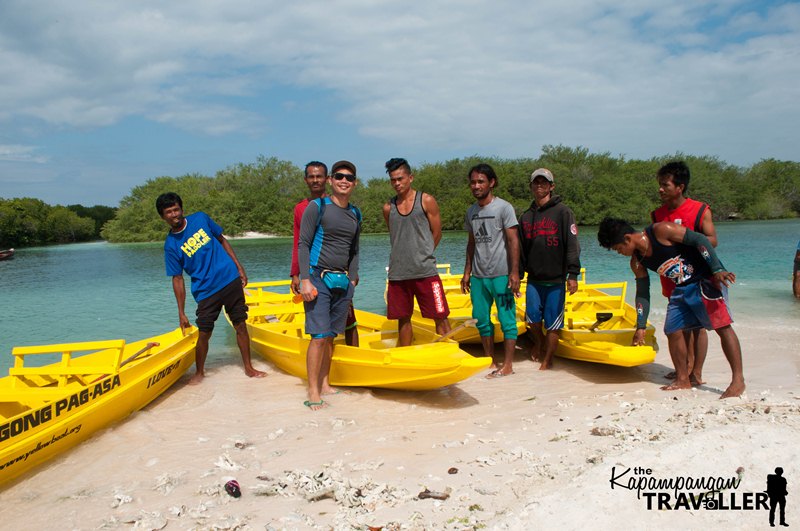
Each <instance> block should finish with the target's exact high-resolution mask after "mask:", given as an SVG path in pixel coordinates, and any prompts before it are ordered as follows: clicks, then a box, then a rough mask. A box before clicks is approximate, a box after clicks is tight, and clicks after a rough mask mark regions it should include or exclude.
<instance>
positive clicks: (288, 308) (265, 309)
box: [247, 303, 305, 317]
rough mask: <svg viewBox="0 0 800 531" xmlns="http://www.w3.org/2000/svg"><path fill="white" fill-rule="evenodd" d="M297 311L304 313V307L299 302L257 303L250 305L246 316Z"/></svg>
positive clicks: (284, 313)
mask: <svg viewBox="0 0 800 531" xmlns="http://www.w3.org/2000/svg"><path fill="white" fill-rule="evenodd" d="M298 313H305V308H303V306H302V305H301V304H294V303H283V304H280V303H276V304H259V305H257V306H250V307H249V308H248V310H247V315H248V317H261V316H268V315H286V314H298Z"/></svg>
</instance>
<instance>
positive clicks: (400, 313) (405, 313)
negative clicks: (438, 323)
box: [386, 275, 450, 319]
mask: <svg viewBox="0 0 800 531" xmlns="http://www.w3.org/2000/svg"><path fill="white" fill-rule="evenodd" d="M414 297H416V298H417V304H419V309H420V312H422V317H425V318H426V319H445V318H447V316H448V315H450V308H449V307H448V306H447V298H446V297H445V296H444V286H442V279H440V278H439V275H434V276H432V277H426V278H415V279H410V280H390V281H389V288H388V289H387V290H386V317H387V318H388V319H405V318H408V317H411V314H413V313H414Z"/></svg>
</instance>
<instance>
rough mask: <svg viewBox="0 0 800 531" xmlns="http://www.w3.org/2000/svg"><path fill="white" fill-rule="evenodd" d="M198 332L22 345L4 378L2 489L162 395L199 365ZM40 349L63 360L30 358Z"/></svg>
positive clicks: (0, 382)
mask: <svg viewBox="0 0 800 531" xmlns="http://www.w3.org/2000/svg"><path fill="white" fill-rule="evenodd" d="M198 335H199V333H198V331H197V329H196V328H192V329H190V330H189V331H188V332H187V334H186V335H185V336H184V335H183V333H182V332H181V330H180V328H178V329H175V330H173V331H172V332H169V333H167V334H162V335H159V336H154V337H151V338H148V339H143V340H142V341H136V342H134V343H128V344H126V343H125V341H124V340H122V339H115V340H110V341H88V342H82V343H64V344H58V345H43V346H33V347H14V348H13V349H12V355H13V356H14V365H13V366H12V367H11V368H10V369H9V370H8V373H9V375H8V376H6V377H4V378H0V488H2V486H3V484H5V483H7V482H9V481H11V480H13V479H14V478H16V477H18V476H20V475H21V474H23V473H25V472H27V471H29V470H30V469H32V468H34V467H35V466H36V465H38V464H40V463H42V462H44V461H46V460H48V459H50V458H52V457H55V456H56V455H58V454H60V453H62V452H64V451H66V450H67V449H69V448H71V447H73V446H75V445H77V444H78V443H80V442H82V441H84V440H86V439H88V438H89V437H90V436H91V435H92V434H94V433H95V432H96V431H98V430H100V429H103V428H105V427H107V426H109V425H110V424H112V423H114V422H117V421H119V420H121V419H124V418H125V417H127V416H128V415H130V414H131V413H132V412H134V411H136V410H138V409H141V408H143V407H144V406H146V405H147V404H149V403H150V402H151V401H152V400H154V399H155V398H157V397H158V396H159V395H161V394H162V393H163V392H164V391H166V390H167V389H168V388H169V387H170V386H171V385H172V384H173V383H175V382H176V381H177V380H178V378H180V377H181V376H182V375H183V374H184V373H185V372H186V370H187V369H188V368H189V367H191V366H192V364H193V363H194V354H195V347H196V345H197V337H198ZM78 352H88V353H87V354H84V355H81V356H75V357H73V354H75V353H78ZM39 354H46V355H53V354H55V355H60V357H61V359H60V361H58V362H56V363H52V364H49V365H44V366H35V364H32V365H28V364H26V361H27V360H26V359H25V358H26V357H30V356H34V357H35V356H38V355H39Z"/></svg>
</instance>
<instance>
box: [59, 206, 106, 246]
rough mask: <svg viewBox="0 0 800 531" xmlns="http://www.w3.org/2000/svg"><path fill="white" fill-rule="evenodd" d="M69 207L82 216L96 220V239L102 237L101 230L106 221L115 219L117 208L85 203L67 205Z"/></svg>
mask: <svg viewBox="0 0 800 531" xmlns="http://www.w3.org/2000/svg"><path fill="white" fill-rule="evenodd" d="M67 208H68V209H70V210H72V211H73V212H75V213H76V214H77V215H78V216H80V217H82V218H91V219H93V220H94V233H93V236H94V238H95V239H98V238H100V230H101V229H102V228H103V225H105V224H106V222H108V221H110V220H112V219H114V214H116V213H117V209H116V208H113V207H109V206H103V205H95V206H93V207H85V206H83V205H67Z"/></svg>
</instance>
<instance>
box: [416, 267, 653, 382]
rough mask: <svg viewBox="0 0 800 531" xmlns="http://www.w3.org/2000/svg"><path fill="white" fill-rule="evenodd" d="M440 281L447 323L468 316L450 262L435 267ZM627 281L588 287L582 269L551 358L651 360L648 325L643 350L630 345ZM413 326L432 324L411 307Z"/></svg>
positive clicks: (462, 336) (520, 319)
mask: <svg viewBox="0 0 800 531" xmlns="http://www.w3.org/2000/svg"><path fill="white" fill-rule="evenodd" d="M439 268H440V270H441V271H440V277H441V278H442V283H443V284H444V286H445V292H446V293H447V303H448V304H449V305H450V319H451V324H453V325H457V324H458V323H459V322H460V321H463V320H464V319H467V318H469V317H471V315H472V302H471V300H470V298H469V295H464V294H462V293H461V276H460V275H453V274H451V273H450V264H440V265H439ZM526 288H527V283H525V282H522V285H521V286H520V291H521V292H522V293H523V296H522V297H520V298H519V299H517V329H518V331H519V334H520V335H522V334H524V333H525V328H526V324H525V296H524V294H525V290H526ZM626 291H627V282H611V283H605V284H588V283H587V282H586V269H585V268H584V269H581V276H580V279H579V280H578V291H577V292H575V293H574V294H573V295H569V294H567V296H566V299H565V304H564V328H563V329H562V330H561V332H560V334H559V341H558V347H557V348H556V356H560V357H562V358H570V359H574V360H581V361H591V362H594V363H605V364H609V365H618V366H622V367H634V366H637V365H645V364H647V363H652V362H653V361H655V357H656V352H657V350H658V344H657V342H656V338H655V328H654V327H653V325H652V324H650V323H648V324H647V331H646V332H645V342H646V344H645V345H643V346H638V347H634V346H631V342H632V340H633V333H634V332H635V329H636V309H635V308H634V307H633V306H631V305H630V304H627V303H626V302H625V294H626ZM492 319H493V321H495V341H496V342H500V341H502V340H503V336H502V331H501V330H500V327H499V326H498V325H497V324H496V320H495V316H494V315H493V316H492ZM411 320H412V322H413V323H415V324H416V325H418V326H420V327H426V328H430V329H432V327H433V321H431V320H430V319H424V318H423V317H422V315H421V314H420V313H419V308H415V309H414V316H413V317H412V318H411ZM453 338H454V339H455V340H457V341H461V342H467V343H473V342H480V337H478V332H477V330H475V329H474V328H473V329H467V330H462V331H461V332H459V333H457V334H455V335H454V336H453Z"/></svg>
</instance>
